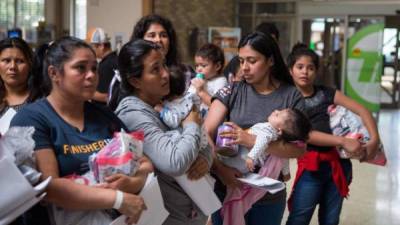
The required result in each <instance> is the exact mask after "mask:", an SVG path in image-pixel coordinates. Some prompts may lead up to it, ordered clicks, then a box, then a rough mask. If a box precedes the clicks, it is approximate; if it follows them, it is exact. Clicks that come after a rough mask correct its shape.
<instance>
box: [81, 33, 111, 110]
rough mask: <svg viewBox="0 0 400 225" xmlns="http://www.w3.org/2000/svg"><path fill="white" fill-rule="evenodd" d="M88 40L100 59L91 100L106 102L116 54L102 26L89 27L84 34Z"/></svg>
mask: <svg viewBox="0 0 400 225" xmlns="http://www.w3.org/2000/svg"><path fill="white" fill-rule="evenodd" d="M86 42H88V43H89V44H90V45H91V46H92V47H93V49H94V51H95V53H96V57H97V58H98V59H100V63H99V67H98V70H97V71H98V74H99V84H98V86H97V91H96V93H95V95H94V97H93V100H95V101H97V102H100V103H103V104H105V103H107V99H108V90H109V86H110V83H111V80H112V78H113V77H114V71H115V70H117V68H118V66H117V62H118V56H117V53H116V52H115V51H112V49H111V43H110V38H108V37H107V34H106V32H105V31H104V30H103V29H102V28H99V27H97V28H93V29H90V30H89V32H88V33H87V36H86Z"/></svg>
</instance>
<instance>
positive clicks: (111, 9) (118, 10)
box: [87, 0, 143, 47]
mask: <svg viewBox="0 0 400 225" xmlns="http://www.w3.org/2000/svg"><path fill="white" fill-rule="evenodd" d="M142 14H143V13H142V0H88V1H87V27H88V30H89V29H90V28H93V27H101V28H103V29H104V30H105V31H106V33H107V35H108V36H109V37H110V38H111V44H112V45H113V47H115V46H114V45H115V39H114V38H115V35H118V34H120V35H122V37H123V43H125V42H127V41H128V40H129V38H130V35H131V33H132V30H133V25H134V24H135V23H136V22H137V21H138V20H139V19H140V18H141V17H142Z"/></svg>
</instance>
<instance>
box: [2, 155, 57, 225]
mask: <svg viewBox="0 0 400 225" xmlns="http://www.w3.org/2000/svg"><path fill="white" fill-rule="evenodd" d="M50 180H51V177H49V178H47V179H46V180H44V181H42V182H41V183H39V184H38V185H36V187H32V185H31V184H30V183H29V182H28V180H26V178H25V177H24V176H23V175H22V173H21V172H20V171H19V170H18V168H17V166H16V165H15V164H14V162H13V161H12V160H11V159H10V158H8V157H3V158H1V159H0V187H1V191H0V225H3V224H8V223H10V222H11V221H13V220H14V219H15V218H17V217H18V216H19V215H21V214H22V213H24V212H25V211H26V210H28V209H29V208H31V207H32V206H33V205H35V204H36V203H38V202H39V201H40V200H41V199H42V198H43V197H44V196H45V195H46V193H44V191H45V189H46V187H47V185H48V184H49V183H50ZM37 195H39V197H36V196H37Z"/></svg>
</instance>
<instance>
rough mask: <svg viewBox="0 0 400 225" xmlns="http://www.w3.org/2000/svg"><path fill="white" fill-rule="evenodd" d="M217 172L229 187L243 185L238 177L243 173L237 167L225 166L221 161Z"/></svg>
mask: <svg viewBox="0 0 400 225" xmlns="http://www.w3.org/2000/svg"><path fill="white" fill-rule="evenodd" d="M215 172H216V173H217V175H218V177H219V179H220V180H221V181H222V183H224V184H225V185H226V186H227V187H229V188H239V187H240V186H241V185H242V183H241V182H240V181H239V180H238V179H237V178H238V177H242V173H241V172H240V171H239V170H237V169H235V168H232V167H229V166H225V165H223V164H222V163H220V162H219V163H218V167H217V168H216V171H215Z"/></svg>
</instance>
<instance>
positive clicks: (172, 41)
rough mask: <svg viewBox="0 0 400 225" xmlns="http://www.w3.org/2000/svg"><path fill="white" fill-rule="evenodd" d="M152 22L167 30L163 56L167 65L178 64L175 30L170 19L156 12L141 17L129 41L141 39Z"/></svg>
mask: <svg viewBox="0 0 400 225" xmlns="http://www.w3.org/2000/svg"><path fill="white" fill-rule="evenodd" d="M152 24H160V25H161V26H162V27H164V29H165V30H166V31H167V35H168V38H169V48H168V53H167V55H166V56H165V60H166V62H165V63H166V64H167V66H171V65H176V64H178V61H179V57H178V42H177V38H176V32H175V29H174V27H173V26H172V23H171V21H170V20H168V19H167V18H165V17H162V16H160V15H157V14H152V15H148V16H144V17H142V18H141V19H140V20H139V21H138V22H137V23H136V25H135V27H134V28H133V32H132V35H131V41H132V40H135V39H143V38H144V35H145V34H146V32H147V30H148V29H149V28H150V26H151V25H152Z"/></svg>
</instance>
